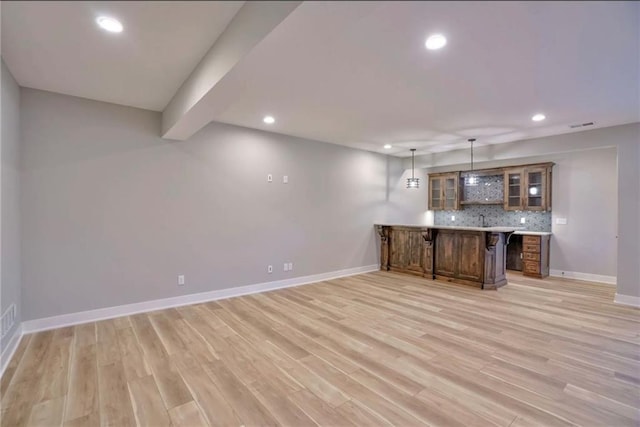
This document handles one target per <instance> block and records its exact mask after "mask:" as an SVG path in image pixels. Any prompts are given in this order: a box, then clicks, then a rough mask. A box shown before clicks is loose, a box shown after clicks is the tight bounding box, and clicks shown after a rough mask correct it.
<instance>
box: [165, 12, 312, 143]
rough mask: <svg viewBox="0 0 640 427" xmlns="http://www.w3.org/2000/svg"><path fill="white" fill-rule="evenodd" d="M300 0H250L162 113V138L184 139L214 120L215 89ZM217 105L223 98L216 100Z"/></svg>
mask: <svg viewBox="0 0 640 427" xmlns="http://www.w3.org/2000/svg"><path fill="white" fill-rule="evenodd" d="M300 3H302V2H301V1H257V2H253V1H248V2H246V3H245V4H244V5H243V6H242V7H241V8H240V10H239V11H238V13H237V14H236V16H234V18H233V19H232V20H231V22H230V23H229V25H228V26H227V28H226V29H225V30H224V32H223V33H222V34H221V35H220V37H218V39H217V40H216V42H215V43H214V44H213V46H212V47H211V49H209V51H208V52H207V54H206V55H205V56H204V57H203V58H202V60H201V61H200V63H199V64H198V65H197V66H196V68H195V69H194V70H193V72H192V73H191V75H190V76H189V77H188V78H187V80H185V82H184V83H183V84H182V86H181V87H180V89H178V91H177V92H176V93H175V95H174V96H173V98H172V99H171V101H170V102H169V104H168V105H167V107H166V108H165V109H164V111H163V113H162V137H163V138H167V139H175V140H185V139H187V138H189V137H190V136H191V135H193V134H194V133H196V132H197V131H199V130H200V129H201V128H202V127H204V126H206V125H207V124H208V123H209V122H210V121H211V117H212V114H211V108H213V105H212V104H214V102H213V101H214V100H213V96H214V95H213V94H212V90H213V88H214V87H215V86H216V84H217V83H218V82H220V80H222V79H223V78H224V76H225V75H227V74H228V73H229V72H230V71H231V70H232V69H233V67H234V66H235V65H236V64H238V63H239V62H240V61H241V60H242V58H244V57H245V56H246V55H247V54H248V53H249V52H250V51H251V50H252V49H253V48H254V47H255V46H256V45H257V44H258V43H259V42H260V41H261V40H263V39H264V38H265V37H266V36H267V35H268V34H269V33H270V32H271V31H273V29H275V28H276V27H277V26H278V25H279V24H280V23H281V22H282V21H283V20H284V19H285V18H286V17H287V16H289V14H290V13H291V12H293V10H294V9H295V8H296V7H298V6H299V5H300ZM216 101H217V104H218V106H219V105H220V101H223V103H224V100H220V99H217V100H216Z"/></svg>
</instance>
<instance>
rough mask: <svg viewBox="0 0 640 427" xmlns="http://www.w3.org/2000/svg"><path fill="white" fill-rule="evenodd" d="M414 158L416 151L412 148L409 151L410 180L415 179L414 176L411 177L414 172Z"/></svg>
mask: <svg viewBox="0 0 640 427" xmlns="http://www.w3.org/2000/svg"><path fill="white" fill-rule="evenodd" d="M415 158H416V149H415V148H412V149H411V179H414V178H415V176H414V175H413V174H414V171H415V163H414V162H415Z"/></svg>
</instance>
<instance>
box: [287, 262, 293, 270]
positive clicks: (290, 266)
mask: <svg viewBox="0 0 640 427" xmlns="http://www.w3.org/2000/svg"><path fill="white" fill-rule="evenodd" d="M288 268H289V271H291V270H293V263H292V262H290V263H289V267H288Z"/></svg>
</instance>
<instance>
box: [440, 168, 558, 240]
mask: <svg viewBox="0 0 640 427" xmlns="http://www.w3.org/2000/svg"><path fill="white" fill-rule="evenodd" d="M503 184H504V181H503V177H502V175H495V176H483V177H479V179H478V185H475V186H463V190H462V200H466V201H474V202H477V201H495V200H502V199H503V197H504V185H503ZM480 215H484V224H485V225H488V226H490V227H496V226H505V227H522V228H524V229H526V230H528V231H551V212H530V211H520V212H514V211H505V210H504V209H503V207H502V205H467V206H463V207H462V209H461V210H459V211H436V212H435V215H434V223H435V225H459V226H462V227H480V226H481V225H482V219H481V218H480ZM451 216H455V217H456V220H455V221H451ZM521 218H525V223H524V224H522V223H521V222H520V220H521Z"/></svg>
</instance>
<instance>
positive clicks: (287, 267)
mask: <svg viewBox="0 0 640 427" xmlns="http://www.w3.org/2000/svg"><path fill="white" fill-rule="evenodd" d="M284 271H289V264H287V263H286V262H285V263H284Z"/></svg>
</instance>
